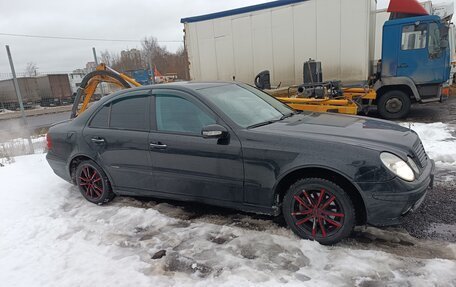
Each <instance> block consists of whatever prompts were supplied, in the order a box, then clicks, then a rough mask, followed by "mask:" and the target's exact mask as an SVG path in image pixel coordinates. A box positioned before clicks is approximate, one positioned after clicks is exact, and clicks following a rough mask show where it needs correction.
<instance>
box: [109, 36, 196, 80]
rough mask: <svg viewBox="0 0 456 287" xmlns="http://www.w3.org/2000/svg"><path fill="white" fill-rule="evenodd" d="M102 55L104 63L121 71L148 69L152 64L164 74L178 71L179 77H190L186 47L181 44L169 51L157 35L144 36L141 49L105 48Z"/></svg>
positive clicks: (183, 78) (185, 78)
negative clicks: (158, 39) (160, 42)
mask: <svg viewBox="0 0 456 287" xmlns="http://www.w3.org/2000/svg"><path fill="white" fill-rule="evenodd" d="M100 56H101V61H102V62H103V63H105V64H106V65H108V66H110V67H112V68H113V69H114V70H117V71H120V72H126V71H131V70H139V69H148V68H149V66H150V65H152V67H154V66H155V67H156V68H157V70H158V71H159V72H160V73H161V74H162V75H165V74H168V73H176V74H177V77H178V78H179V79H182V80H188V79H189V78H190V76H189V70H188V60H187V52H186V50H185V49H184V47H183V46H181V47H180V48H179V49H178V50H177V51H176V52H174V53H172V52H169V51H168V50H167V49H166V47H164V46H160V45H159V43H158V41H157V39H156V38H155V37H146V38H144V39H143V40H142V41H141V48H140V49H130V50H126V51H123V52H122V53H113V52H109V51H108V50H105V51H103V52H101V53H100Z"/></svg>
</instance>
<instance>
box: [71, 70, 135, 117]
mask: <svg viewBox="0 0 456 287" xmlns="http://www.w3.org/2000/svg"><path fill="white" fill-rule="evenodd" d="M102 82H103V83H110V84H113V85H115V86H117V87H119V88H122V89H128V88H132V87H139V86H141V84H140V83H138V82H136V81H135V80H134V79H133V78H131V77H129V76H127V75H125V74H123V73H119V72H117V71H116V70H114V69H112V68H110V67H108V66H106V65H105V64H103V63H101V64H99V65H98V66H97V67H96V69H95V71H93V72H91V73H88V74H87V75H86V76H85V77H84V79H82V82H81V85H80V86H79V88H78V91H77V93H76V97H75V99H74V103H73V109H72V111H71V118H74V117H77V116H78V115H79V114H80V113H82V112H84V111H85V110H86V109H87V107H88V105H89V103H90V101H91V100H92V97H93V95H94V94H95V91H96V89H97V87H98V85H99V84H100V83H102ZM81 99H82V105H81V104H80V102H81Z"/></svg>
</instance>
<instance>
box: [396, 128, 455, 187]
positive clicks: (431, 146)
mask: <svg viewBox="0 0 456 287" xmlns="http://www.w3.org/2000/svg"><path fill="white" fill-rule="evenodd" d="M401 125H402V126H404V127H410V128H411V129H412V130H414V131H415V132H416V133H418V135H419V136H420V138H421V141H422V142H423V146H424V149H425V150H426V153H427V154H428V156H429V157H430V158H432V159H433V160H434V161H435V164H436V170H437V180H438V181H454V180H455V178H456V125H454V124H446V123H441V122H436V123H401Z"/></svg>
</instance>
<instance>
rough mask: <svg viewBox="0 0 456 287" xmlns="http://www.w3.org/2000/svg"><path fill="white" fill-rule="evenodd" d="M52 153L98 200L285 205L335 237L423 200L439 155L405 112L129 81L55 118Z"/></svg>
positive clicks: (315, 235) (217, 87) (276, 210)
mask: <svg viewBox="0 0 456 287" xmlns="http://www.w3.org/2000/svg"><path fill="white" fill-rule="evenodd" d="M47 141H48V149H49V152H48V154H47V160H48V162H49V164H50V165H51V167H52V168H53V170H54V171H55V173H56V174H57V175H59V176H60V177H62V178H64V179H66V180H68V181H70V182H72V183H74V184H76V185H77V186H78V188H79V190H80V191H81V193H82V195H83V196H84V197H85V198H86V199H87V200H88V201H90V202H93V203H96V204H103V203H106V202H108V201H110V200H111V199H113V198H114V196H115V195H137V196H150V197H157V198H169V199H174V200H181V201H198V202H203V203H207V204H212V205H218V206H224V207H230V208H235V209H240V210H244V211H249V212H256V213H263V214H271V215H274V216H279V215H283V216H284V218H285V220H286V222H287V223H288V225H289V227H290V228H291V229H292V230H293V231H294V232H295V233H296V234H297V235H299V236H301V237H302V238H309V239H314V240H317V241H319V242H320V243H323V244H332V243H335V242H338V241H339V240H341V239H343V238H345V237H347V236H349V235H350V233H351V231H352V230H353V228H354V226H355V225H363V224H371V225H377V226H381V225H392V224H397V223H399V220H400V218H401V217H402V216H403V215H405V214H406V213H408V212H409V211H411V210H413V209H415V208H417V206H419V205H420V203H421V202H422V201H423V199H424V197H425V194H426V192H427V190H428V187H429V186H430V185H431V184H432V179H433V171H434V163H433V161H432V160H430V159H429V158H428V157H427V155H426V153H425V151H424V149H423V146H422V144H421V141H420V139H419V138H418V136H417V134H416V133H415V132H413V131H411V130H409V129H408V128H404V127H401V126H399V125H397V124H395V123H392V122H388V121H383V120H376V119H370V118H364V117H357V116H346V115H337V114H328V113H310V112H302V113H298V112H296V111H294V110H292V109H291V108H289V107H288V106H286V105H284V104H282V103H281V102H279V101H278V100H276V99H275V98H273V97H271V96H269V95H267V94H265V93H263V92H262V91H259V90H257V89H255V88H253V87H251V86H248V85H245V84H241V83H233V82H230V83H221V82H208V83H196V82H195V83H194V82H188V83H179V84H168V85H155V86H144V87H140V88H135V89H129V90H123V91H120V92H117V93H115V94H112V95H110V96H106V97H104V98H102V99H101V100H100V101H98V102H96V103H94V104H93V105H92V106H91V107H90V108H89V110H87V111H86V112H84V113H82V114H81V115H79V116H78V117H77V118H75V119H73V120H68V121H66V122H63V123H60V124H57V125H55V126H53V127H51V128H50V130H49V133H48V135H47Z"/></svg>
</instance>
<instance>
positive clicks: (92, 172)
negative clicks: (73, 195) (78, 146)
mask: <svg viewBox="0 0 456 287" xmlns="http://www.w3.org/2000/svg"><path fill="white" fill-rule="evenodd" d="M79 187H80V188H81V190H82V191H83V192H84V194H85V195H86V196H87V197H88V198H90V199H92V200H98V199H100V198H101V197H102V196H103V192H104V187H103V181H102V177H101V175H100V173H99V172H98V171H97V170H96V169H95V168H94V167H92V166H90V165H84V166H83V167H82V169H81V172H80V174H79Z"/></svg>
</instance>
